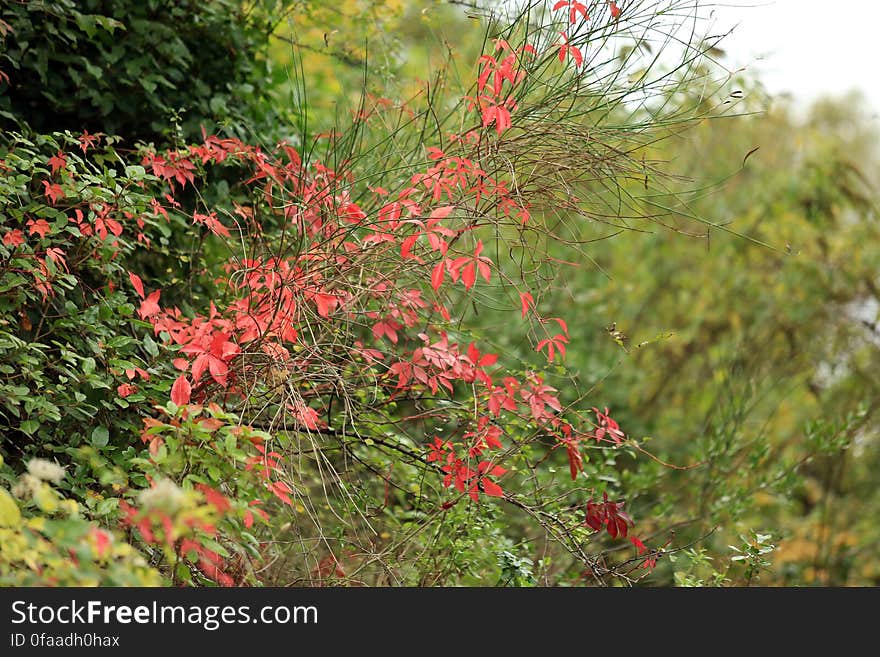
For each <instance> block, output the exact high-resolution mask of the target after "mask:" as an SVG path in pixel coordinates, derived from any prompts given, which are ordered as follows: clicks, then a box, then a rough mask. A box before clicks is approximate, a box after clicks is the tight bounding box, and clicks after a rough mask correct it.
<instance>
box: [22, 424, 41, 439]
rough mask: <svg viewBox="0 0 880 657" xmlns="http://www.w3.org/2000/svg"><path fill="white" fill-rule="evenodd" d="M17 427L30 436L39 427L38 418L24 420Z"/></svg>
mask: <svg viewBox="0 0 880 657" xmlns="http://www.w3.org/2000/svg"><path fill="white" fill-rule="evenodd" d="M18 428H19V429H21V430H22V432H24V433H26V434H27V435H29V436H32V435H33V434H34V432H35V431H36V430H37V429H39V428H40V422H39V420H25V421H24V422H22V423H21V425H19V427H18Z"/></svg>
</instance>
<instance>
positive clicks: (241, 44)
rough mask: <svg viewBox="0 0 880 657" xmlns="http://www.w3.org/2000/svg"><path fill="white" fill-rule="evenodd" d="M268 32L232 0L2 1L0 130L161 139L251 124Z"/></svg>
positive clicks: (262, 19) (259, 15)
mask: <svg viewBox="0 0 880 657" xmlns="http://www.w3.org/2000/svg"><path fill="white" fill-rule="evenodd" d="M270 32H271V20H270V19H269V18H268V17H267V14H266V13H264V12H261V11H260V10H259V7H252V8H251V10H250V11H248V10H246V9H245V7H244V5H243V4H242V3H240V2H235V1H234V0H208V1H206V2H202V1H195V0H185V1H183V2H168V1H167V0H143V1H141V0H135V1H130V0H129V1H124V2H119V1H116V0H86V1H84V2H74V0H52V1H39V2H9V3H4V4H3V7H2V8H0V44H2V51H3V52H2V54H0V71H3V72H4V73H5V78H8V79H7V80H6V82H5V83H4V79H5V78H4V76H3V75H0V121H2V123H0V125H2V126H3V127H5V128H21V127H23V126H24V125H25V123H24V122H26V125H27V126H29V127H30V128H31V129H32V130H34V131H35V132H37V133H49V132H54V131H60V130H68V129H69V130H74V131H77V132H79V131H82V130H84V129H87V130H89V131H91V132H93V133H96V132H104V133H107V134H112V135H119V136H123V137H125V138H126V139H128V140H131V143H133V142H134V141H135V140H137V139H143V140H145V141H156V142H157V143H158V142H160V141H161V142H164V141H166V139H168V138H169V137H183V138H191V137H194V136H195V135H197V134H199V132H200V127H201V125H205V126H206V127H207V129H209V130H212V129H213V127H214V125H215V124H219V123H224V122H229V121H230V120H232V121H236V120H238V121H241V120H242V118H243V116H244V115H245V114H247V113H248V110H249V109H251V108H252V106H253V105H254V104H255V103H251V102H250V101H255V100H257V99H258V98H259V93H260V86H259V83H257V84H256V85H255V84H254V82H255V79H256V80H258V79H259V78H258V77H257V78H255V73H256V72H258V71H259V67H260V60H259V58H258V53H259V52H260V51H261V50H262V49H263V48H265V46H266V44H267V41H268V38H269V33H270ZM175 127H176V128H177V134H174V132H173V128H175Z"/></svg>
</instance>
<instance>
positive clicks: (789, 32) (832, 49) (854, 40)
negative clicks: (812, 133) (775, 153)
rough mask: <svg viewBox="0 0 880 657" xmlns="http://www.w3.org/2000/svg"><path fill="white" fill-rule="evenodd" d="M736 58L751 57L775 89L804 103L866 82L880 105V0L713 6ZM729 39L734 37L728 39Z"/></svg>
mask: <svg viewBox="0 0 880 657" xmlns="http://www.w3.org/2000/svg"><path fill="white" fill-rule="evenodd" d="M713 10H714V12H715V14H714V16H715V19H716V20H717V24H716V25H717V30H716V31H720V30H723V29H725V28H728V27H732V26H734V25H737V24H738V27H737V28H736V29H735V30H734V32H733V34H732V35H731V36H730V37H729V38H728V39H726V40H725V42H724V43H722V44H721V46H722V47H723V48H724V49H725V50H726V51H727V53H728V55H729V59H728V60H727V63H728V65H729V66H730V65H733V66H739V65H749V68H751V69H756V70H758V71H760V72H761V75H760V79H761V80H762V81H763V82H764V84H765V86H766V87H767V89H768V91H770V92H771V93H780V92H791V93H792V94H793V95H794V97H795V99H796V100H797V101H799V103H801V102H803V103H806V102H809V101H810V100H812V99H815V98H816V97H818V96H820V95H822V94H826V93H832V94H842V93H845V92H847V91H849V90H850V89H853V88H858V89H861V90H862V91H863V92H864V94H865V96H866V97H867V98H868V99H869V100H870V101H871V106H872V108H873V109H874V113H875V114H877V113H880V83H878V80H880V71H878V63H880V2H878V0H848V1H847V2H841V1H837V2H834V1H833V0H732V2H731V3H730V4H728V5H716V6H714V8H713ZM725 44H726V45H725Z"/></svg>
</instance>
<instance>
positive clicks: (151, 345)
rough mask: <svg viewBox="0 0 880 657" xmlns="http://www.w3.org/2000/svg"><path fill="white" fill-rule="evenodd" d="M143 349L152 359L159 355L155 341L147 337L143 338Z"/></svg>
mask: <svg viewBox="0 0 880 657" xmlns="http://www.w3.org/2000/svg"><path fill="white" fill-rule="evenodd" d="M144 349H145V350H146V352H147V353H148V354H150V356H153V357H154V358H155V357H156V356H158V355H159V347H158V346H157V345H156V342H155V340H153V338H151V337H150V336H149V335H146V336H144Z"/></svg>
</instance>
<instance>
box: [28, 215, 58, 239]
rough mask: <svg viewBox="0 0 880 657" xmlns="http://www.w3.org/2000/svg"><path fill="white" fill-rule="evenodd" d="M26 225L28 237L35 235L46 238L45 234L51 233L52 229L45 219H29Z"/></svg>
mask: <svg viewBox="0 0 880 657" xmlns="http://www.w3.org/2000/svg"><path fill="white" fill-rule="evenodd" d="M26 225H27V226H28V235H33V234H34V233H36V234H37V235H39V236H40V237H46V233H51V232H52V227H51V226H50V225H49V222H48V221H46V220H45V219H37V220H36V221H34V220H33V219H30V220H29V221H28V222H27V224H26Z"/></svg>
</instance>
